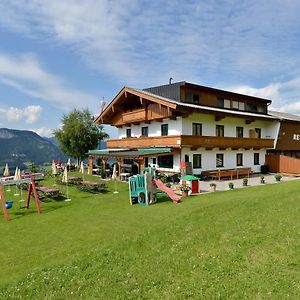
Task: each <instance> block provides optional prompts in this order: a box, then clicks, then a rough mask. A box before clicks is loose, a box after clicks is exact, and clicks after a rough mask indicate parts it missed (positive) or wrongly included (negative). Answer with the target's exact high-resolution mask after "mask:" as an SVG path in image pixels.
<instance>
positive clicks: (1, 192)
mask: <svg viewBox="0 0 300 300" xmlns="http://www.w3.org/2000/svg"><path fill="white" fill-rule="evenodd" d="M0 199H1V204H2V210H3V214H4V220H5V222H8V213H7V209H6V206H5V197H4V193H3V189H2V186H0Z"/></svg>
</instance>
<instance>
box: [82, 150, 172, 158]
mask: <svg viewBox="0 0 300 300" xmlns="http://www.w3.org/2000/svg"><path fill="white" fill-rule="evenodd" d="M170 152H172V148H140V149H103V150H89V151H88V153H87V155H96V156H105V157H124V158H126V157H128V158H138V157H141V156H149V155H153V154H164V153H170Z"/></svg>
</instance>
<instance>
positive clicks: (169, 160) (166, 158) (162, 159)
mask: <svg viewBox="0 0 300 300" xmlns="http://www.w3.org/2000/svg"><path fill="white" fill-rule="evenodd" d="M157 164H158V166H159V167H160V168H169V169H173V165H174V156H173V155H163V156H158V157H157Z"/></svg>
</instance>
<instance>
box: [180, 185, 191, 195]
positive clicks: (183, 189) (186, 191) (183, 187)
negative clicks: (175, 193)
mask: <svg viewBox="0 0 300 300" xmlns="http://www.w3.org/2000/svg"><path fill="white" fill-rule="evenodd" d="M190 189H191V188H190V187H189V186H188V185H187V184H186V183H183V184H181V185H180V190H181V192H182V197H187V196H188V195H189V190H190Z"/></svg>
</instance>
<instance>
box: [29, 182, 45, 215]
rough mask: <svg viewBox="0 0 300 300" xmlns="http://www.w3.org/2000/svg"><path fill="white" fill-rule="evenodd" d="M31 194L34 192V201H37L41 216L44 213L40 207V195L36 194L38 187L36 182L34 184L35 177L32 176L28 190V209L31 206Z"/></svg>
mask: <svg viewBox="0 0 300 300" xmlns="http://www.w3.org/2000/svg"><path fill="white" fill-rule="evenodd" d="M31 192H33V195H34V199H35V204H36V208H37V211H38V213H39V214H41V213H42V209H41V206H40V201H39V196H38V194H37V192H36V186H35V182H34V178H33V176H31V183H30V184H29V188H28V194H27V201H26V208H29V205H30V196H31Z"/></svg>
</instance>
